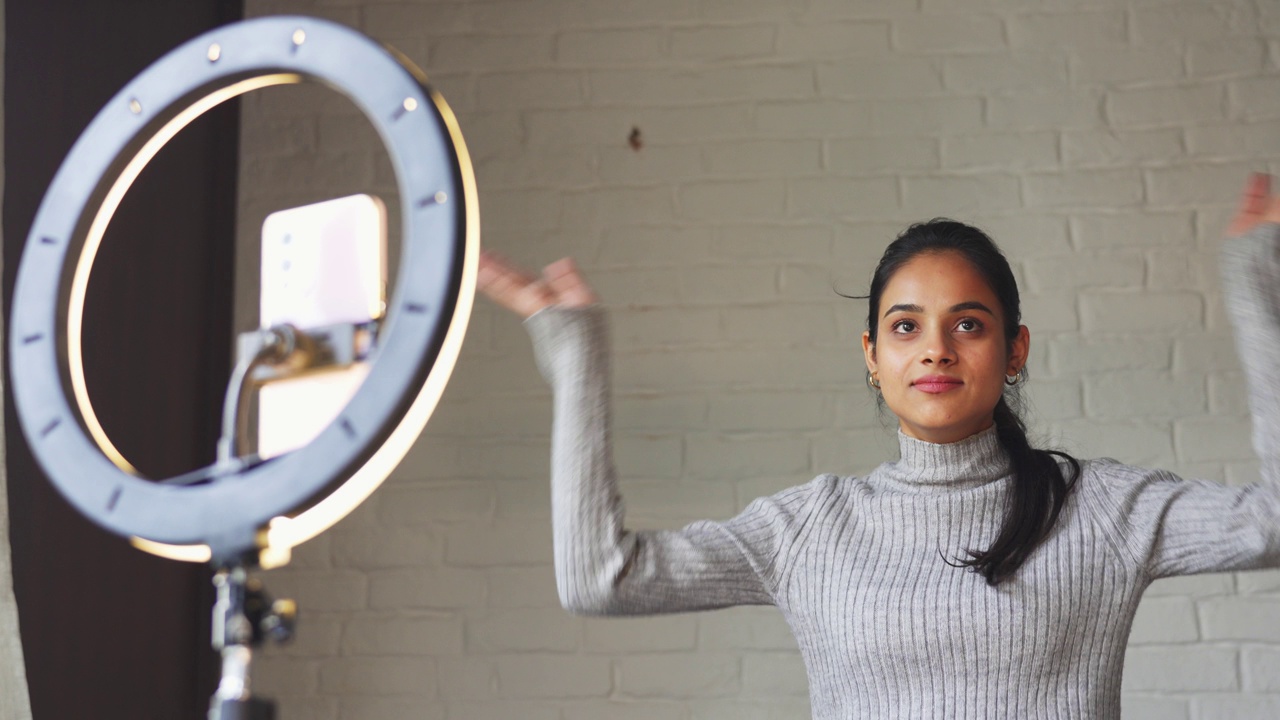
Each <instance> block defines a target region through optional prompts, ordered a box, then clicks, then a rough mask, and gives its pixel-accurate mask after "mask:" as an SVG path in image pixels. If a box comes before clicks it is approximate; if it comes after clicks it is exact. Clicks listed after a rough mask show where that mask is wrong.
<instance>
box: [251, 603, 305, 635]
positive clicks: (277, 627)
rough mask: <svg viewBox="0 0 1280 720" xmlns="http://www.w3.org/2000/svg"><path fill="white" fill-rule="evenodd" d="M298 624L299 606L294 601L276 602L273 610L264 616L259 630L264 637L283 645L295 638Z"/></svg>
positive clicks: (272, 605)
mask: <svg viewBox="0 0 1280 720" xmlns="http://www.w3.org/2000/svg"><path fill="white" fill-rule="evenodd" d="M297 624H298V604H297V603H295V602H294V601H292V600H276V601H274V602H272V603H271V609H270V610H269V611H268V612H267V613H265V614H264V615H263V616H262V620H261V621H260V622H259V623H258V629H259V630H260V631H261V632H262V635H263V637H266V638H269V639H270V640H271V641H272V642H277V643H282V642H285V641H287V640H291V639H292V638H293V629H294V628H295V627H296V626H297Z"/></svg>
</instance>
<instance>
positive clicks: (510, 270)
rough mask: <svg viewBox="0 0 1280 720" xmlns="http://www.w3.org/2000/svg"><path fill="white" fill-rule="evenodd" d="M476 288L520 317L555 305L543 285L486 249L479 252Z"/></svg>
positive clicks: (550, 293)
mask: <svg viewBox="0 0 1280 720" xmlns="http://www.w3.org/2000/svg"><path fill="white" fill-rule="evenodd" d="M476 287H477V288H478V289H479V290H480V291H481V292H483V293H484V294H485V295H487V296H489V298H490V299H491V300H493V301H494V302H496V303H498V304H499V305H501V306H502V307H505V308H507V309H508V310H511V311H512V312H514V313H516V314H517V315H520V316H521V317H529V316H530V315H532V314H534V313H536V312H538V311H539V310H541V309H542V308H544V307H546V306H548V305H551V304H552V303H554V302H555V298H554V297H553V296H552V292H551V289H550V288H548V287H547V284H546V283H545V282H543V281H542V280H540V279H538V278H535V277H533V276H532V275H530V274H528V273H525V272H524V271H522V270H520V269H518V268H516V267H515V266H514V265H512V264H511V263H509V262H507V261H506V259H504V258H503V257H501V256H500V255H497V254H496V253H492V252H489V251H487V250H485V251H481V253H480V267H479V271H478V273H477V275H476Z"/></svg>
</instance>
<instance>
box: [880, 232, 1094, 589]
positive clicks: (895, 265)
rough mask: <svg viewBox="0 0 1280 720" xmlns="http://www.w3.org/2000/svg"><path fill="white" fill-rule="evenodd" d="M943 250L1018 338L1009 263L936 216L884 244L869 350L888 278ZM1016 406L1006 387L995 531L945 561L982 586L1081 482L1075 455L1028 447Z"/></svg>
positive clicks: (999, 424) (978, 236)
mask: <svg viewBox="0 0 1280 720" xmlns="http://www.w3.org/2000/svg"><path fill="white" fill-rule="evenodd" d="M947 252H954V253H958V254H959V255H961V256H962V257H963V258H964V259H965V260H968V261H969V263H970V264H971V265H973V267H974V269H975V270H977V271H978V273H979V274H980V275H982V277H983V279H985V280H986V282H987V285H988V286H989V287H990V288H991V290H992V291H993V292H994V293H995V295H996V299H998V300H999V301H1000V308H1001V310H1002V311H1003V315H1004V336H1005V340H1006V342H1008V343H1012V342H1013V339H1014V338H1015V337H1017V335H1018V328H1019V327H1020V325H1021V321H1022V308H1021V303H1020V301H1019V299H1018V283H1017V281H1016V280H1014V278H1013V271H1012V270H1010V269H1009V261H1008V260H1006V259H1005V257H1004V254H1003V253H1001V252H1000V248H998V247H996V244H995V242H994V241H992V239H991V238H990V237H988V236H987V235H986V233H984V232H982V231H981V230H979V229H977V228H975V227H972V226H969V225H965V224H964V223H961V222H956V221H955V220H948V219H946V218H936V219H933V220H930V221H928V222H922V223H916V224H915V225H912V226H911V227H909V228H907V229H906V230H904V231H903V232H902V234H900V235H899V236H898V237H897V239H895V240H894V241H893V242H891V243H889V247H887V248H885V251H884V255H882V256H881V257H880V263H879V264H878V265H876V271H875V275H873V276H872V278H871V290H870V292H869V293H868V295H867V299H868V301H869V302H868V310H867V333H868V335H869V336H870V340H871V344H872V346H873V348H874V346H875V342H876V334H877V328H878V326H879V322H878V316H879V314H880V296H881V295H882V294H883V293H884V288H885V285H887V284H888V283H889V280H890V279H891V278H892V277H893V275H894V273H896V272H897V271H898V269H899V268H901V267H902V266H903V265H905V264H906V263H907V262H908V261H910V260H911V259H912V258H914V257H916V256H917V255H920V254H923V253H947ZM1011 402H1012V405H1011V404H1010V403H1011ZM1017 405H1018V396H1017V391H1016V389H1009V388H1006V392H1005V396H1004V397H1001V398H1000V402H998V403H996V407H995V425H996V437H997V438H999V440H1000V445H1001V446H1002V447H1003V448H1004V451H1005V453H1007V454H1008V456H1009V460H1010V462H1011V464H1012V466H1013V489H1012V492H1010V493H1009V498H1008V501H1007V503H1006V506H1005V515H1004V524H1003V525H1002V526H1001V528H1000V534H999V535H998V536H997V537H996V539H995V541H994V542H993V543H991V547H989V548H987V549H986V550H973V549H969V550H967V552H968V553H969V558H968V559H966V560H957V561H955V562H954V563H951V564H953V565H956V566H957V567H968V568H971V569H972V570H973V571H974V572H978V573H981V574H982V575H983V576H984V577H986V579H987V584H989V585H999V584H1000V583H1001V582H1003V581H1004V580H1007V579H1008V578H1009V577H1010V576H1012V575H1013V573H1014V572H1016V571H1017V570H1018V568H1020V567H1022V564H1023V563H1024V562H1026V560H1027V557H1028V556H1029V555H1030V554H1031V553H1032V551H1034V550H1035V549H1036V547H1038V546H1039V545H1040V543H1041V542H1043V541H1044V539H1045V538H1046V537H1048V536H1049V532H1050V531H1051V530H1052V529H1053V525H1054V523H1055V522H1057V520H1058V515H1059V514H1060V513H1061V512H1062V506H1063V505H1064V504H1065V503H1066V500H1067V496H1068V495H1069V494H1070V493H1071V490H1072V489H1073V488H1074V487H1075V484H1076V480H1078V479H1079V477H1080V463H1079V462H1078V461H1077V460H1076V459H1075V458H1073V457H1071V456H1070V455H1068V454H1066V453H1064V452H1060V451H1057V450H1038V449H1036V448H1033V447H1031V443H1030V441H1028V440H1027V428H1026V425H1025V424H1024V423H1023V421H1022V418H1021V417H1020V416H1019V414H1018V412H1017V411H1016V410H1015V408H1016V407H1017ZM1056 458H1062V459H1064V460H1066V462H1067V464H1068V465H1069V466H1070V467H1071V472H1070V477H1067V476H1066V475H1064V474H1063V470H1062V467H1061V466H1060V465H1059V464H1058V461H1057V460H1056ZM944 560H945V558H944ZM947 562H951V561H947Z"/></svg>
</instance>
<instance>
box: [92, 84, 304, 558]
mask: <svg viewBox="0 0 1280 720" xmlns="http://www.w3.org/2000/svg"><path fill="white" fill-rule="evenodd" d="M300 82H302V76H301V75H298V74H296V73H275V74H272V75H263V76H261V77H254V78H249V79H247V80H242V81H240V82H238V83H235V84H234V85H229V86H227V87H225V88H222V89H220V90H216V91H214V92H212V93H209V94H208V95H206V96H204V97H203V98H200V99H199V100H197V101H196V102H195V103H193V104H192V105H191V106H190V107H188V108H187V109H185V110H183V111H182V112H180V113H178V114H177V115H176V116H175V117H174V118H173V119H172V120H170V121H169V122H167V123H165V124H164V126H163V127H161V128H160V129H159V130H158V131H157V132H156V133H155V135H153V136H151V139H149V140H147V142H146V143H145V144H144V145H143V146H142V148H141V149H139V150H138V153H137V154H136V155H134V156H133V159H132V160H130V161H129V164H128V165H126V166H125V168H124V170H123V171H121V173H120V176H119V177H117V178H116V181H115V183H114V184H113V185H112V186H111V189H110V190H108V191H107V194H106V197H104V198H103V200H102V205H101V206H100V207H99V208H98V214H97V215H95V216H94V218H93V222H92V223H91V224H90V225H89V232H88V234H87V235H86V236H85V240H84V248H83V249H82V250H81V251H80V258H79V260H78V261H77V262H76V268H75V272H74V274H73V275H72V279H71V295H70V303H69V305H68V308H67V365H68V371H69V372H70V374H71V390H72V393H73V394H74V396H75V400H76V405H77V406H78V408H79V410H80V416H81V417H82V418H84V424H85V427H86V429H88V431H89V434H90V435H91V436H93V440H94V442H96V443H97V444H98V448H99V449H101V450H102V452H103V454H104V455H106V456H107V458H108V459H109V460H111V462H113V463H115V465H116V467H118V468H120V469H121V470H124V471H125V472H127V473H130V474H132V475H137V474H138V471H137V469H136V468H134V467H133V465H132V464H130V463H129V461H128V460H126V459H125V457H124V456H123V455H121V454H120V451H119V450H117V449H116V446H115V445H113V444H112V443H111V439H110V438H109V437H107V433H106V431H105V430H103V429H102V424H101V423H100V422H98V416H97V415H95V414H94V412H93V403H92V401H91V400H90V398H89V390H88V388H87V386H86V384H85V379H84V358H83V357H82V355H81V352H82V348H81V340H82V333H83V331H84V298H85V293H86V291H87V290H88V288H89V273H90V272H91V271H92V270H93V260H94V258H95V257H96V256H97V254H98V247H99V246H100V245H101V244H102V236H103V234H104V233H105V232H106V230H107V225H109V224H110V223H111V217H112V216H113V215H115V212H116V208H118V207H119V206H120V202H121V201H122V200H123V199H124V196H125V194H126V193H127V192H129V188H130V186H132V185H133V181H134V180H136V179H137V178H138V175H139V174H141V173H142V169H143V168H145V167H146V166H147V163H149V162H151V158H153V157H155V155H156V153H158V152H160V148H162V147H164V146H165V144H166V143H168V142H169V141H170V140H172V139H173V136H175V135H177V134H178V132H180V131H181V130H182V128H184V127H186V126H187V125H188V124H189V123H191V121H192V120H195V119H196V118H198V117H200V116H201V115H203V114H204V113H206V112H208V111H209V110H210V109H212V108H213V107H215V106H217V105H219V104H220V103H223V102H226V101H227V100H230V99H231V98H234V97H237V96H239V95H243V94H244V93H247V92H250V91H252V90H257V89H259V88H264V87H270V86H272V85H287V84H291V83H300ZM130 109H132V110H133V111H134V112H135V113H137V112H139V111H141V109H142V106H141V105H140V104H138V101H137V100H132V101H130ZM143 542H147V541H143ZM174 547H176V546H174ZM197 547H203V546H197ZM207 549H208V548H206V550H207ZM157 554H159V553H157ZM165 557H170V556H169V555H166V556H165Z"/></svg>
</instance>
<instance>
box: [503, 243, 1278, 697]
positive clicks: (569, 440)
mask: <svg viewBox="0 0 1280 720" xmlns="http://www.w3.org/2000/svg"><path fill="white" fill-rule="evenodd" d="M1278 241H1280V226H1277V225H1267V226H1263V227H1260V228H1258V229H1257V230H1255V231H1253V232H1252V233H1250V234H1249V235H1247V236H1245V237H1241V238H1235V239H1233V240H1230V241H1228V244H1227V246H1226V248H1225V250H1224V253H1223V262H1222V265H1223V269H1224V278H1225V283H1224V288H1225V290H1224V293H1225V295H1226V299H1227V305H1228V308H1229V311H1230V314H1231V317H1232V320H1233V322H1234V323H1235V326H1236V332H1237V340H1238V342H1237V347H1238V350H1239V352H1240V356H1241V359H1242V361H1243V365H1244V368H1245V371H1246V376H1247V379H1248V382H1249V385H1250V389H1251V391H1252V392H1251V396H1250V400H1251V410H1252V413H1253V420H1254V427H1255V433H1254V443H1255V447H1256V449H1257V451H1258V452H1259V455H1260V456H1261V457H1262V460H1263V463H1262V467H1263V476H1264V482H1262V483H1259V484H1257V485H1253V486H1250V487H1244V488H1239V487H1226V486H1223V485H1221V484H1219V483H1214V482H1207V481H1197V480H1184V479H1181V478H1179V477H1177V476H1175V475H1172V474H1170V473H1168V472H1164V471H1160V470H1149V469H1144V468H1137V467H1130V466H1126V465H1122V464H1119V463H1117V462H1114V461H1111V460H1092V461H1084V462H1082V466H1083V472H1082V474H1081V477H1080V479H1079V482H1078V484H1077V487H1076V489H1075V490H1074V491H1073V492H1072V493H1071V495H1070V496H1069V498H1068V500H1067V503H1066V505H1065V507H1064V509H1063V512H1062V514H1061V516H1060V517H1059V519H1058V521H1057V524H1056V525H1055V526H1054V528H1053V530H1052V533H1051V535H1050V536H1049V537H1048V539H1047V540H1046V541H1045V542H1044V543H1043V544H1042V545H1041V546H1040V547H1039V548H1037V549H1036V551H1035V552H1034V553H1033V554H1032V555H1031V556H1030V558H1029V559H1028V560H1027V562H1026V564H1025V565H1023V567H1022V568H1021V569H1020V570H1019V571H1018V572H1017V573H1016V574H1015V575H1014V576H1013V578H1012V579H1010V580H1007V581H1005V582H1004V583H1002V584H1001V585H999V586H998V587H990V586H989V585H987V583H986V581H985V579H984V578H983V577H982V576H981V575H978V574H976V573H973V572H968V571H966V570H965V569H963V568H957V567H953V566H952V565H949V564H948V563H947V562H946V561H945V560H944V558H946V559H956V558H965V557H967V555H966V552H965V551H966V550H968V549H971V548H972V549H985V548H986V547H988V546H989V545H990V543H991V541H992V540H993V539H994V537H995V536H996V534H997V532H998V530H999V528H1000V524H1001V522H1002V519H1003V516H1004V508H1005V501H1006V495H1007V494H1008V492H1009V487H1010V483H1011V482H1012V480H1011V478H1010V475H1009V472H1010V470H1009V462H1008V459H1007V457H1006V455H1005V453H1004V452H1003V450H1002V449H1001V447H1000V444H999V442H998V440H997V438H996V435H995V432H994V429H989V430H986V431H983V432H981V433H978V434H977V435H974V436H972V437H970V438H967V439H965V440H962V441H960V442H957V443H952V444H946V445H936V444H931V443H926V442H922V441H919V440H915V439H912V438H909V437H906V436H905V435H902V434H901V433H900V434H899V444H900V448H901V457H900V459H898V460H897V461H895V462H888V463H884V464H882V465H880V466H879V467H877V468H876V469H875V470H874V471H872V472H871V473H870V474H868V475H867V476H865V477H839V476H835V475H821V476H819V477H817V478H815V479H814V480H813V481H811V482H809V483H807V484H805V485H801V486H798V487H793V488H790V489H788V490H784V491H782V492H780V493H778V494H776V495H773V496H771V497H766V498H761V499H758V500H756V501H754V502H752V503H751V504H750V505H749V506H748V507H747V508H746V509H745V510H744V511H743V512H742V513H741V514H740V515H738V516H737V517H735V518H733V519H731V520H727V521H722V522H720V521H701V522H697V523H694V524H692V525H689V526H688V527H685V528H683V529H681V530H676V531H632V530H628V529H626V528H625V527H624V525H623V510H622V503H621V498H620V496H619V493H618V489H617V481H616V477H615V472H614V465H613V460H612V453H611V449H610V397H609V396H610V379H609V360H608V351H607V338H606V323H605V315H604V313H603V311H602V310H600V309H599V308H598V307H591V308H583V309H563V308H549V309H547V310H544V311H542V312H540V313H538V314H536V315H534V316H533V317H531V318H530V319H529V320H528V321H527V323H526V325H527V327H528V329H529V331H530V333H531V335H532V336H533V338H534V346H535V351H536V356H537V358H538V362H539V366H540V368H541V369H542V372H543V374H544V376H545V377H546V378H547V379H548V381H549V382H550V383H551V385H552V387H553V389H554V395H555V421H554V428H553V439H552V502H553V523H554V546H555V565H556V578H557V582H558V587H559V591H560V596H561V600H562V602H563V603H564V605H565V607H566V608H568V609H570V610H572V611H575V612H580V613H588V614H601V615H615V614H617V615H623V614H646V613H666V612H681V611H692V610H706V609H712V608H721V607H726V606H730V605H740V604H772V605H776V606H777V607H778V609H779V610H781V611H782V613H783V615H784V616H785V618H786V621H787V623H788V624H789V625H790V626H791V629H792V631H793V632H794V633H795V637H796V639H797V641H798V643H799V646H800V651H801V653H802V655H803V658H804V662H805V666H806V669H807V671H808V677H809V684H810V697H811V705H812V710H813V716H814V718H818V719H819V720H836V719H840V720H848V719H851V718H995V717H1016V718H1116V717H1119V715H1120V675H1121V669H1122V664H1123V658H1124V651H1125V645H1126V642H1127V638H1128V635H1129V629H1130V626H1131V624H1132V621H1133V616H1134V612H1135V610H1136V608H1137V605H1138V601H1139V599H1140V598H1141V597H1142V593H1143V590H1145V589H1146V587H1147V586H1148V584H1150V583H1151V581H1152V580H1154V579H1156V578H1160V577H1166V576H1171V575H1183V574H1191V573H1199V572H1210V571H1225V570H1241V569H1249V568H1259V567H1268V566H1280V490H1278V487H1280V486H1278V485H1277V484H1276V480H1277V474H1276V468H1277V463H1276V462H1275V458H1276V457H1277V455H1280V453H1277V452H1276V449H1277V443H1278V442H1280V424H1278V423H1280V380H1278V379H1277V378H1276V377H1275V376H1273V375H1265V374H1264V372H1265V371H1266V369H1267V368H1268V367H1269V366H1272V365H1274V361H1275V359H1276V358H1277V357H1280V259H1278V258H1277V254H1276V253H1277V250H1276V246H1277V242H1278Z"/></svg>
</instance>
